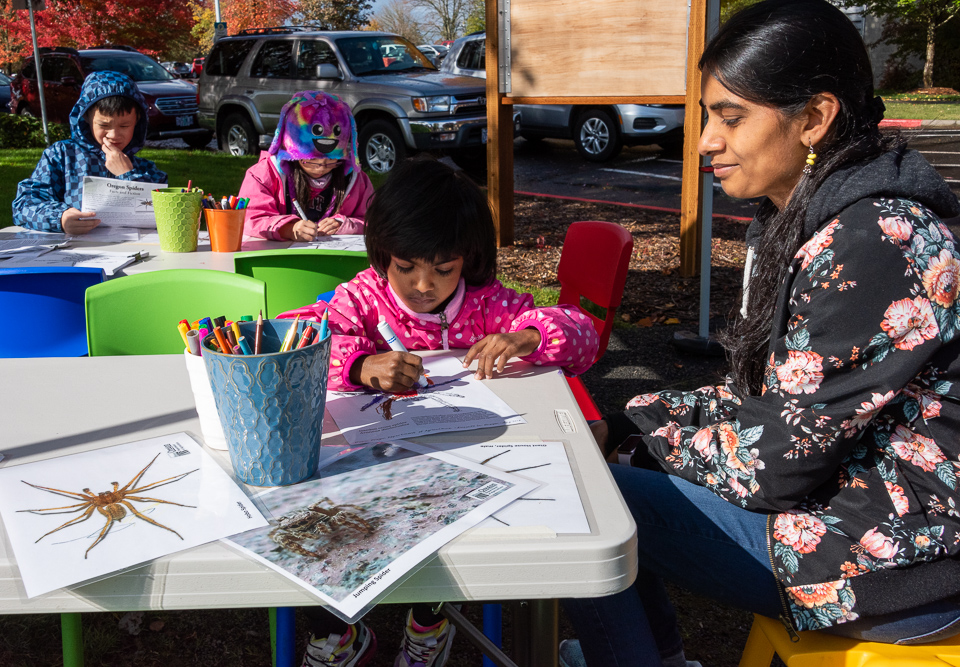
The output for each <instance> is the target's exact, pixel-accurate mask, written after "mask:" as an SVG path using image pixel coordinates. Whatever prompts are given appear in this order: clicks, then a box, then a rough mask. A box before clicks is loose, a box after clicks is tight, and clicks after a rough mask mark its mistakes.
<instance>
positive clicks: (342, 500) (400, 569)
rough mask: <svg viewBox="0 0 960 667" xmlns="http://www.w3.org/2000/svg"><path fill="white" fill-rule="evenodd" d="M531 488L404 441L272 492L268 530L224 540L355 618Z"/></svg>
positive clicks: (266, 500) (264, 498)
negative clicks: (464, 534)
mask: <svg viewBox="0 0 960 667" xmlns="http://www.w3.org/2000/svg"><path fill="white" fill-rule="evenodd" d="M535 486H536V484H535V483H534V482H531V481H529V480H524V479H522V478H519V477H515V476H513V475H509V474H504V473H501V472H498V471H496V470H493V469H492V468H488V467H486V466H482V465H478V464H476V463H473V462H470V461H467V460H465V459H461V458H459V457H457V456H455V455H453V454H450V453H446V452H436V451H433V450H430V449H428V448H425V447H421V446H419V445H415V444H413V443H407V442H396V443H378V444H375V445H370V446H368V447H364V448H362V449H360V450H358V451H356V452H353V453H351V454H349V455H348V456H343V457H339V458H336V459H332V460H330V461H329V463H328V464H327V465H326V466H324V467H322V468H321V469H320V478H319V479H314V480H310V481H307V482H301V483H300V484H294V485H293V486H288V487H280V488H277V489H274V490H270V491H266V492H264V493H263V494H261V495H259V496H257V501H258V502H259V503H261V505H262V506H264V507H265V508H266V511H267V512H268V513H269V514H270V515H271V518H270V526H269V527H268V528H262V529H259V528H258V529H256V530H252V531H250V532H247V533H244V534H242V535H236V536H234V537H232V538H230V539H229V540H227V542H228V543H229V544H233V545H235V546H237V547H239V548H240V549H241V550H243V551H244V552H246V553H248V554H251V555H253V556H254V557H255V558H256V559H257V560H259V561H260V562H263V563H265V564H266V565H268V566H269V567H271V568H273V569H274V570H277V571H278V572H280V573H281V574H283V575H284V576H285V577H287V578H288V579H290V580H291V581H294V582H295V583H297V584H299V585H300V586H303V587H304V588H305V589H306V590H308V591H310V592H311V593H313V594H315V595H316V596H317V597H319V598H320V599H321V600H322V601H323V602H325V603H326V604H327V605H328V606H329V608H330V610H331V611H333V612H334V613H335V614H336V615H337V616H340V617H341V618H342V619H344V620H346V621H348V622H354V621H355V620H356V619H358V618H359V617H360V616H362V615H363V613H364V612H365V611H366V610H367V609H368V608H369V607H370V606H371V605H372V604H374V602H375V601H376V600H377V599H378V598H379V597H380V596H382V595H383V594H384V593H386V592H387V591H388V590H389V588H390V587H391V586H392V585H394V584H396V583H398V582H401V581H403V579H404V578H405V576H406V575H407V574H408V573H410V572H411V571H412V570H413V569H415V568H416V566H417V565H419V564H420V563H421V562H423V561H424V560H426V559H427V558H429V557H430V556H431V555H433V554H434V553H435V552H436V551H437V550H438V549H439V548H440V547H442V546H443V545H444V544H446V543H447V542H449V541H450V540H452V539H453V538H454V537H456V536H458V535H460V534H461V533H463V532H464V531H465V530H467V529H468V528H470V527H472V526H475V525H476V524H477V523H479V522H480V521H482V520H483V519H484V518H486V517H487V516H489V515H490V514H492V513H494V512H496V511H498V510H500V509H501V508H503V507H504V506H505V505H507V504H508V503H510V502H512V501H514V500H515V499H517V498H519V497H520V496H522V495H524V494H526V493H528V492H530V491H532V490H533V488H534V487H535Z"/></svg>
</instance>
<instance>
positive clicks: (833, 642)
mask: <svg viewBox="0 0 960 667" xmlns="http://www.w3.org/2000/svg"><path fill="white" fill-rule="evenodd" d="M798 634H799V635H800V641H798V642H791V641H790V635H788V634H787V631H786V630H785V629H784V627H783V623H781V622H780V621H775V620H773V619H772V618H767V617H766V616H760V615H757V614H755V615H754V617H753V626H752V627H751V628H750V636H749V637H748V638H747V645H746V646H745V647H744V649H743V656H741V658H740V667H770V661H771V660H773V655H774V653H776V654H777V655H778V656H780V659H781V660H783V662H784V664H786V665H787V667H887V666H890V667H893V666H894V665H896V666H897V667H914V666H916V667H942V666H943V665H953V667H960V635H954V636H953V637H950V638H948V639H944V640H943V641H939V642H933V643H932V644H919V645H916V646H897V645H895V644H877V643H875V642H863V641H858V640H856V639H846V638H844V637H835V636H834V635H828V634H826V633H823V632H800V633H798Z"/></svg>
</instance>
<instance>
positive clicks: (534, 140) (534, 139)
mask: <svg viewBox="0 0 960 667" xmlns="http://www.w3.org/2000/svg"><path fill="white" fill-rule="evenodd" d="M520 136H521V137H523V140H524V141H526V142H527V143H528V144H534V145H536V144H540V143H542V142H543V139H544V137H541V136H539V135H536V134H523V133H522V132H521V133H520Z"/></svg>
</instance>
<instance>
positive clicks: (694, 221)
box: [486, 0, 707, 277]
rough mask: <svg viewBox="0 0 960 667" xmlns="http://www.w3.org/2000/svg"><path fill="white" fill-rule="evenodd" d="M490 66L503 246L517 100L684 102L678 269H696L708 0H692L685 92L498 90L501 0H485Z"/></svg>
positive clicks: (490, 119)
mask: <svg viewBox="0 0 960 667" xmlns="http://www.w3.org/2000/svg"><path fill="white" fill-rule="evenodd" d="M486 9H487V13H486V24H487V28H488V29H487V34H486V72H487V141H488V146H487V196H488V198H489V201H490V205H491V207H492V209H493V211H494V220H495V222H496V225H497V237H498V243H499V245H500V247H505V246H511V245H513V241H514V229H513V208H514V198H513V190H514V184H513V113H512V106H513V105H514V104H604V105H607V104H684V105H686V107H685V108H686V112H685V116H684V130H685V131H684V144H683V182H682V187H681V195H680V200H681V203H680V273H681V275H683V276H685V277H689V276H694V275H696V274H697V270H698V263H699V251H700V214H701V210H702V194H703V193H702V183H703V180H702V178H701V174H700V164H701V159H700V155H699V153H698V152H697V142H698V140H699V138H700V133H701V131H702V129H703V112H702V110H701V108H700V69H699V68H698V67H697V63H698V62H699V60H700V55H701V54H702V53H703V48H704V45H705V42H706V34H707V0H691V3H690V14H689V17H690V20H689V25H688V29H687V40H686V77H685V92H684V94H682V95H630V96H544V97H537V96H516V97H513V96H511V95H508V94H505V93H501V92H500V76H501V73H500V72H501V67H500V64H499V62H498V57H499V52H500V38H501V35H500V30H499V29H498V26H500V25H502V24H504V22H506V24H507V25H509V20H508V19H509V17H507V16H504V14H503V10H501V9H500V8H499V7H498V0H487V4H486Z"/></svg>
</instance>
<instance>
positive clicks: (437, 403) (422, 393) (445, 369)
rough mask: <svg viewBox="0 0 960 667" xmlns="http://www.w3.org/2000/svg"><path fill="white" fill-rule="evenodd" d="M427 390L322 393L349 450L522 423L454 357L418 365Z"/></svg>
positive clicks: (429, 359)
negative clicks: (395, 392) (389, 441)
mask: <svg viewBox="0 0 960 667" xmlns="http://www.w3.org/2000/svg"><path fill="white" fill-rule="evenodd" d="M423 368H424V372H425V373H426V374H427V377H428V378H429V381H430V382H431V384H430V386H428V387H425V388H420V387H416V388H414V390H412V391H410V392H409V393H406V394H388V393H384V392H379V391H368V392H337V391H330V392H327V410H329V411H330V414H332V415H333V419H334V421H336V422H337V426H338V427H339V428H340V431H341V433H343V437H344V438H346V440H347V442H349V443H350V444H351V445H360V444H363V443H366V442H379V441H382V440H395V439H397V438H412V437H416V436H421V435H430V434H431V433H446V432H448V431H469V430H472V429H475V428H488V427H493V426H506V425H509V424H524V423H526V421H525V420H524V419H523V417H521V416H520V415H518V414H517V413H516V412H515V411H514V410H512V409H511V408H510V406H508V405H507V404H506V403H504V402H503V400H501V399H500V397H498V396H497V395H496V394H494V393H493V392H492V391H490V389H488V388H487V387H486V386H485V385H484V384H483V382H482V381H481V380H477V379H475V378H474V377H473V371H469V370H466V369H464V368H463V365H462V363H461V362H460V360H459V359H456V358H454V357H435V358H426V359H424V360H423Z"/></svg>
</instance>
